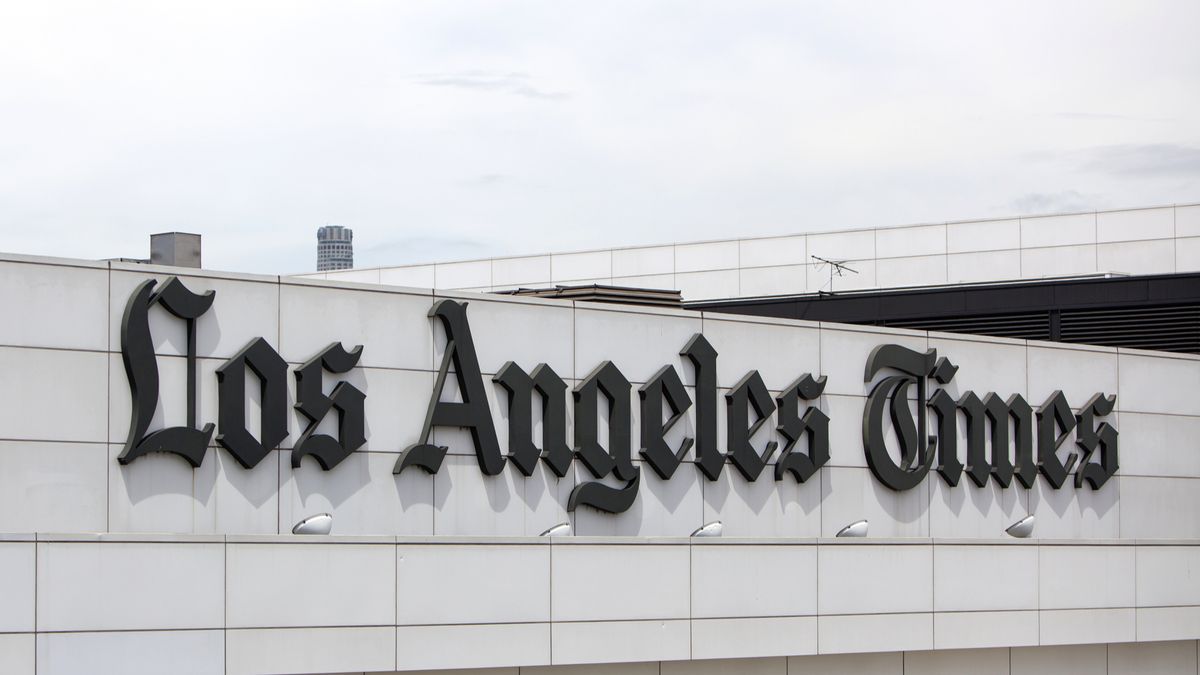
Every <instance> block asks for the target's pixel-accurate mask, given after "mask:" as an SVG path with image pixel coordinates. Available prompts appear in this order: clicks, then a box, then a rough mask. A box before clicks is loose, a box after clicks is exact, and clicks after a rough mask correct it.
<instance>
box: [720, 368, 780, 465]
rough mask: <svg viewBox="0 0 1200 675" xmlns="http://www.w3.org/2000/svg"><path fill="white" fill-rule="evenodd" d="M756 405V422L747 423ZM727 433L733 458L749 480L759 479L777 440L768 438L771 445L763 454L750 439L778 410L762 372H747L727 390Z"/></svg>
mask: <svg viewBox="0 0 1200 675" xmlns="http://www.w3.org/2000/svg"><path fill="white" fill-rule="evenodd" d="M751 408H753V409H754V422H753V423H751V424H750V425H749V426H747V424H746V421H747V419H749V414H750V409H751ZM725 410H726V414H725V436H726V442H727V444H728V446H729V447H728V452H729V461H730V462H732V463H733V466H734V467H736V468H737V470H738V471H739V472H741V474H742V476H743V477H745V479H746V480H748V481H754V480H757V479H758V475H759V474H761V473H762V470H763V469H765V468H766V467H767V462H769V461H770V460H771V455H773V454H775V448H777V447H779V443H778V442H776V441H768V442H767V447H765V448H763V451H762V453H761V454H760V453H759V452H758V451H757V450H755V449H754V446H753V445H751V443H750V439H751V438H753V437H754V432H756V431H758V430H759V429H760V428H761V427H762V425H763V424H764V423H766V421H767V418H769V417H770V416H771V413H773V412H775V402H774V401H772V400H771V393H770V392H769V391H767V385H765V384H763V379H762V375H759V374H758V371H757V370H752V371H750V372H749V373H746V375H745V376H744V377H742V379H740V380H738V383H737V384H735V385H733V389H731V390H730V391H729V393H728V394H725Z"/></svg>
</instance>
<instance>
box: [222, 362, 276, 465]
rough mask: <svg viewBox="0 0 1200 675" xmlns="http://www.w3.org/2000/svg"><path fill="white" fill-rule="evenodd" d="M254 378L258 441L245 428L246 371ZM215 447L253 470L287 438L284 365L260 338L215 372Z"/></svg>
mask: <svg viewBox="0 0 1200 675" xmlns="http://www.w3.org/2000/svg"><path fill="white" fill-rule="evenodd" d="M247 367H248V368H250V370H251V371H253V372H254V374H255V375H257V376H258V382H259V392H260V395H261V398H260V409H259V419H260V420H261V422H262V425H261V426H262V428H261V430H260V431H259V434H258V435H259V437H260V438H257V439H256V438H254V436H253V435H252V434H251V433H250V431H249V430H248V429H247V428H246V368H247ZM217 420H218V422H219V423H220V430H221V433H219V434H217V443H220V444H221V447H223V448H225V449H226V450H228V451H229V454H231V455H233V458H234V459H236V460H237V461H238V463H239V464H241V465H242V466H243V467H245V468H247V469H253V468H254V467H255V466H256V465H257V464H258V463H259V462H261V461H262V459H263V458H264V457H266V456H267V453H269V452H271V450H274V449H275V448H276V447H277V446H278V445H279V443H280V442H281V441H283V439H285V438H287V435H288V428H287V427H288V425H287V362H286V361H284V360H283V357H282V356H280V355H279V352H277V351H275V350H274V349H273V348H272V347H271V345H269V344H267V341H266V340H264V339H263V338H254V340H252V341H251V342H250V344H248V345H246V346H245V347H243V348H242V351H240V352H238V353H237V354H235V355H234V356H233V358H231V359H229V360H228V361H226V362H225V363H224V364H222V365H221V367H220V368H217Z"/></svg>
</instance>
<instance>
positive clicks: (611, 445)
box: [567, 361, 641, 513]
mask: <svg viewBox="0 0 1200 675" xmlns="http://www.w3.org/2000/svg"><path fill="white" fill-rule="evenodd" d="M632 388H633V385H631V384H630V383H629V380H627V379H625V376H624V375H622V374H621V371H620V370H617V367H616V366H614V365H613V364H612V361H605V362H604V363H601V364H600V365H599V366H597V367H596V369H595V370H593V371H592V372H591V374H589V375H588V376H587V378H586V379H584V381H583V382H580V383H579V385H578V386H576V387H575V454H576V455H577V456H578V457H579V459H580V460H582V461H583V464H584V466H586V467H587V468H588V470H589V471H591V472H592V475H594V476H595V477H596V478H604V477H605V476H607V475H608V474H609V473H612V474H614V475H615V476H616V477H617V478H618V479H620V480H623V481H627V482H626V484H625V486H624V487H620V488H615V487H610V486H608V485H604V484H603V483H600V482H599V481H592V482H589V483H581V484H579V485H577V486H575V489H574V490H572V491H571V497H570V498H569V499H568V500H567V510H568V511H574V510H575V509H576V507H578V506H579V505H581V504H582V505H585V506H591V507H594V508H597V509H599V510H601V511H607V512H609V513H621V512H622V511H626V510H627V509H629V507H630V506H633V501H634V499H636V498H637V490H638V485H639V484H640V482H641V471H640V470H638V468H637V467H635V466H634V465H633V460H632V458H631V457H630V454H629V452H630V449H629V446H630V439H629V437H630V425H631V424H632V423H633V419H632V417H631V415H630V412H631V411H630V401H629V397H630V393H631V391H630V390H631V389H632ZM602 395H603V396H604V398H605V400H606V401H608V407H609V412H608V451H607V452H605V450H604V448H603V447H601V445H600V440H599V424H600V420H599V417H598V415H597V412H596V409H597V407H598V406H599V403H600V396H602Z"/></svg>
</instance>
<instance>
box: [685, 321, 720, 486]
mask: <svg viewBox="0 0 1200 675" xmlns="http://www.w3.org/2000/svg"><path fill="white" fill-rule="evenodd" d="M679 355H680V356H686V357H687V358H688V360H689V361H691V362H692V368H693V369H695V372H696V467H697V468H699V469H700V472H701V473H703V474H704V476H705V477H706V478H708V479H709V480H716V479H718V478H720V477H721V469H722V468H724V467H725V455H724V454H723V453H722V452H721V451H720V450H719V449H718V448H717V350H716V349H713V346H712V344H710V343H709V341H708V339H707V338H705V337H704V335H703V334H701V333H696V334H695V335H693V336H692V339H691V340H688V343H687V344H686V345H684V347H683V349H682V350H681V351H680V352H679Z"/></svg>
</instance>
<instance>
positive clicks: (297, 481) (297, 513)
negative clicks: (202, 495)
mask: <svg viewBox="0 0 1200 675" xmlns="http://www.w3.org/2000/svg"><path fill="white" fill-rule="evenodd" d="M280 459H281V461H280V464H279V472H280V478H279V485H280V487H279V494H280V498H279V527H278V531H279V532H280V533H281V534H287V533H288V532H291V530H292V527H293V526H294V525H295V524H296V523H298V522H300V521H301V520H303V519H305V518H307V517H309V516H313V515H316V514H318V513H328V514H331V515H332V516H333V534H407V535H416V534H425V535H428V534H433V531H434V530H433V504H434V493H433V487H434V478H433V476H430V475H429V474H427V473H425V472H424V471H421V470H419V469H414V470H409V471H405V472H404V473H402V474H400V475H399V476H396V475H393V474H392V469H393V468H394V467H395V465H396V459H397V456H396V455H394V454H391V453H377V452H355V453H352V454H351V455H350V456H349V457H347V458H346V459H344V460H342V462H341V464H338V465H337V466H336V467H334V469H333V470H332V471H325V470H323V469H321V465H320V464H318V463H317V462H316V461H315V460H313V459H311V458H310V459H308V460H307V461H305V462H304V463H303V464H301V465H300V468H299V469H293V468H292V464H291V453H284V454H283V455H282V456H281V458H280ZM444 470H445V467H443V471H444Z"/></svg>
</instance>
